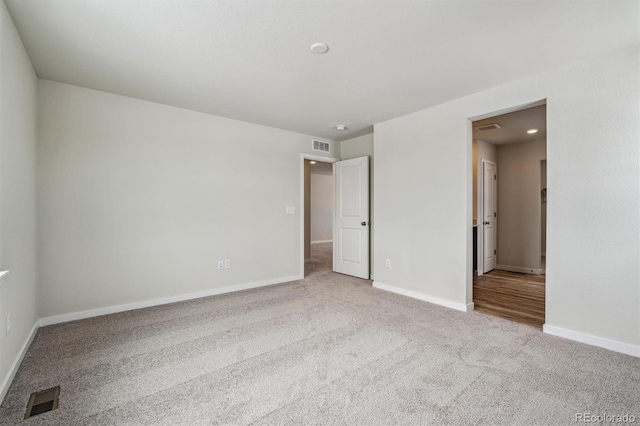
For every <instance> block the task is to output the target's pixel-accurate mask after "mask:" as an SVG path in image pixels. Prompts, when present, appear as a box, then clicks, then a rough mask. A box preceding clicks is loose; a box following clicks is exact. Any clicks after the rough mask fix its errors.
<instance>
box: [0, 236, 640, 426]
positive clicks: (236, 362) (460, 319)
mask: <svg viewBox="0 0 640 426" xmlns="http://www.w3.org/2000/svg"><path fill="white" fill-rule="evenodd" d="M330 256H331V247H330V246H329V245H327V244H324V245H314V246H313V260H312V262H310V263H309V264H308V269H309V270H308V277H307V278H306V279H305V280H303V281H297V282H292V283H287V284H282V285H277V286H271V287H266V288H261V289H256V290H250V291H244V292H239V293H233V294H227V295H222V296H215V297H209V298H203V299H198V300H193V301H189V302H183V303H176V304H171V305H165V306H160V307H155V308H148V309H141V310H137V311H131V312H126V313H121V314H115V315H109V316H103V317H99V318H92V319H87V320H83V321H77V322H73V323H66V324H60V325H55V326H50V327H44V328H41V329H40V330H39V331H38V334H37V336H36V339H35V341H34V343H33V345H32V346H31V348H30V349H29V351H28V354H27V356H26V358H25V361H24V363H23V365H22V367H21V368H20V371H19V372H18V374H17V376H16V379H15V381H14V383H13V385H12V386H11V389H10V390H9V393H8V395H7V397H6V399H5V401H4V403H3V405H2V406H1V407H0V422H1V424H30V425H40V424H48V425H128V424H131V425H133V424H150V425H176V424H183V425H186V424H190V425H191V424H247V423H256V424H345V425H347V424H348V425H354V424H356V425H378V424H411V425H413V424H478V423H481V424H491V425H494V424H509V425H513V424H545V425H546V424H574V418H575V415H576V413H584V412H588V413H591V414H616V415H617V414H620V415H622V414H625V413H630V414H633V415H635V417H636V419H637V420H636V422H640V359H638V358H634V357H630V356H626V355H622V354H618V353H614V352H610V351H606V350H604V349H598V348H595V347H591V346H587V345H582V344H579V343H575V342H571V341H568V340H563V339H560V338H555V337H552V336H547V335H544V334H543V333H542V332H540V331H539V330H537V329H535V328H532V327H528V326H526V325H521V324H517V323H513V322H509V321H506V320H502V319H499V318H494V317H490V316H485V315H483V314H479V313H475V312H472V313H466V314H465V313H461V312H457V311H453V310H450V309H446V308H442V307H439V306H436V305H431V304H428V303H425V302H420V301H417V300H413V299H409V298H406V297H402V296H398V295H395V294H391V293H387V292H384V291H381V290H377V289H373V288H372V287H371V283H370V282H368V281H363V280H359V279H355V278H351V277H347V276H343V275H339V274H334V273H332V272H331V271H330V264H331V257H330ZM55 385H61V386H62V390H61V393H60V408H59V409H58V410H56V411H53V412H49V413H45V414H41V415H39V416H37V417H34V418H32V419H30V420H28V421H23V420H21V419H22V417H23V416H24V411H25V409H26V405H27V401H28V397H29V394H30V393H31V392H34V391H38V390H42V389H46V388H49V387H52V386H55Z"/></svg>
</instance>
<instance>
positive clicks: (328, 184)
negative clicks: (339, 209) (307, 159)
mask: <svg viewBox="0 0 640 426" xmlns="http://www.w3.org/2000/svg"><path fill="white" fill-rule="evenodd" d="M333 192H334V184H333V174H331V175H326V174H318V173H311V242H312V243H313V242H316V241H327V240H333V202H334V201H333Z"/></svg>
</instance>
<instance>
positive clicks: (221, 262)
mask: <svg viewBox="0 0 640 426" xmlns="http://www.w3.org/2000/svg"><path fill="white" fill-rule="evenodd" d="M218 269H224V260H218Z"/></svg>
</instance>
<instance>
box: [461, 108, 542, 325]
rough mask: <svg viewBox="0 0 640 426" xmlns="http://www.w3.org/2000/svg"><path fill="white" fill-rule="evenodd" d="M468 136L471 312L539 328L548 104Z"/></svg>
mask: <svg viewBox="0 0 640 426" xmlns="http://www.w3.org/2000/svg"><path fill="white" fill-rule="evenodd" d="M473 129H474V130H473V142H472V143H473V147H472V150H473V153H474V155H473V171H472V173H473V190H474V193H473V205H474V209H473V212H474V220H473V228H474V229H473V232H474V241H475V244H474V265H475V267H474V268H473V304H474V309H475V310H476V311H478V312H484V313H488V314H491V315H496V316H499V317H502V318H507V319H510V320H513V321H518V322H521V323H524V324H529V325H532V326H534V327H538V328H542V326H543V325H544V320H545V315H544V311H545V277H544V266H545V264H546V252H545V250H544V246H545V243H546V215H545V212H546V190H547V188H546V161H547V149H546V136H547V131H546V129H547V124H546V105H544V104H543V105H539V106H535V107H531V108H525V109H522V110H519V111H515V112H511V113H509V114H503V115H500V116H497V117H490V118H486V119H484V120H480V121H476V122H474V123H473ZM478 218H479V219H478Z"/></svg>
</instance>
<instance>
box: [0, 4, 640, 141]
mask: <svg viewBox="0 0 640 426" xmlns="http://www.w3.org/2000/svg"><path fill="white" fill-rule="evenodd" d="M613 3H615V4H613ZM6 4H7V6H8V8H9V11H10V13H11V15H12V17H13V19H14V21H15V23H16V26H17V28H18V31H19V32H20V35H21V37H22V39H23V41H24V44H25V46H26V49H27V52H28V53H29V56H30V57H31V60H32V62H33V65H34V67H35V70H36V73H37V74H38V76H39V77H41V78H45V79H50V80H55V81H60V82H63V83H69V84H74V85H78V86H82V87H88V88H92V89H97V90H102V91H106V92H111V93H117V94H121V95H126V96H131V97H135V98H140V99H146V100H150V101H154V102H160V103H163V104H168V105H174V106H178V107H182V108H188V109H192V110H196V111H202V112H207V113H211V114H215V115H220V116H224V117H230V118H235V119H239V120H244V121H249V122H253V123H259V124H264V125H268V126H273V127H278V128H282V129H288V130H293V131H297V132H302V133H306V134H310V135H314V136H319V137H324V138H328V139H334V140H340V139H345V138H348V137H350V136H353V135H355V134H361V133H363V132H366V131H367V129H370V126H371V125H372V124H374V123H378V122H381V121H385V120H388V119H391V118H394V117H397V116H400V115H404V114H407V113H410V112H414V111H417V110H420V109H424V108H427V107H429V106H432V105H436V104H439V103H442V102H445V101H448V100H451V99H455V98H459V97H462V96H465V95H468V94H471V93H475V92H478V91H482V90H485V89H488V88H491V87H494V86H498V85H501V84H504V83H506V82H509V81H513V80H517V79H521V78H523V77H525V76H527V75H531V74H536V73H539V72H542V71H544V70H547V69H551V68H555V67H558V66H561V65H563V64H567V63H570V62H574V61H577V60H580V59H582V58H586V57H589V56H595V55H600V54H604V53H606V52H609V51H612V50H615V49H620V48H624V47H627V46H631V45H633V44H637V43H639V42H640V35H639V33H640V30H639V27H638V22H639V2H638V1H637V0H630V1H625V0H618V1H615V2H611V1H610V0H597V1H591V0H565V1H542V0H506V1H505V0H502V1H491V0H485V1H478V0H459V1H428V0H422V1H400V0H386V1H364V0H361V1H346V0H342V1H335V0H334V1H331V0H327V1H319V0H316V1H311V0H298V1H292V0H264V1H258V0H253V1H251V0H234V1H232V0H227V1H212V0H189V1H186V0H185V1H178V0H130V1H121V0H96V1H86V0H6ZM315 42H322V43H326V44H327V45H329V52H328V53H326V54H324V55H316V54H313V53H311V52H310V50H309V47H310V45H311V44H313V43H315ZM336 124H346V125H347V126H348V131H346V132H340V131H337V130H335V127H334V126H335V125H336Z"/></svg>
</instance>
